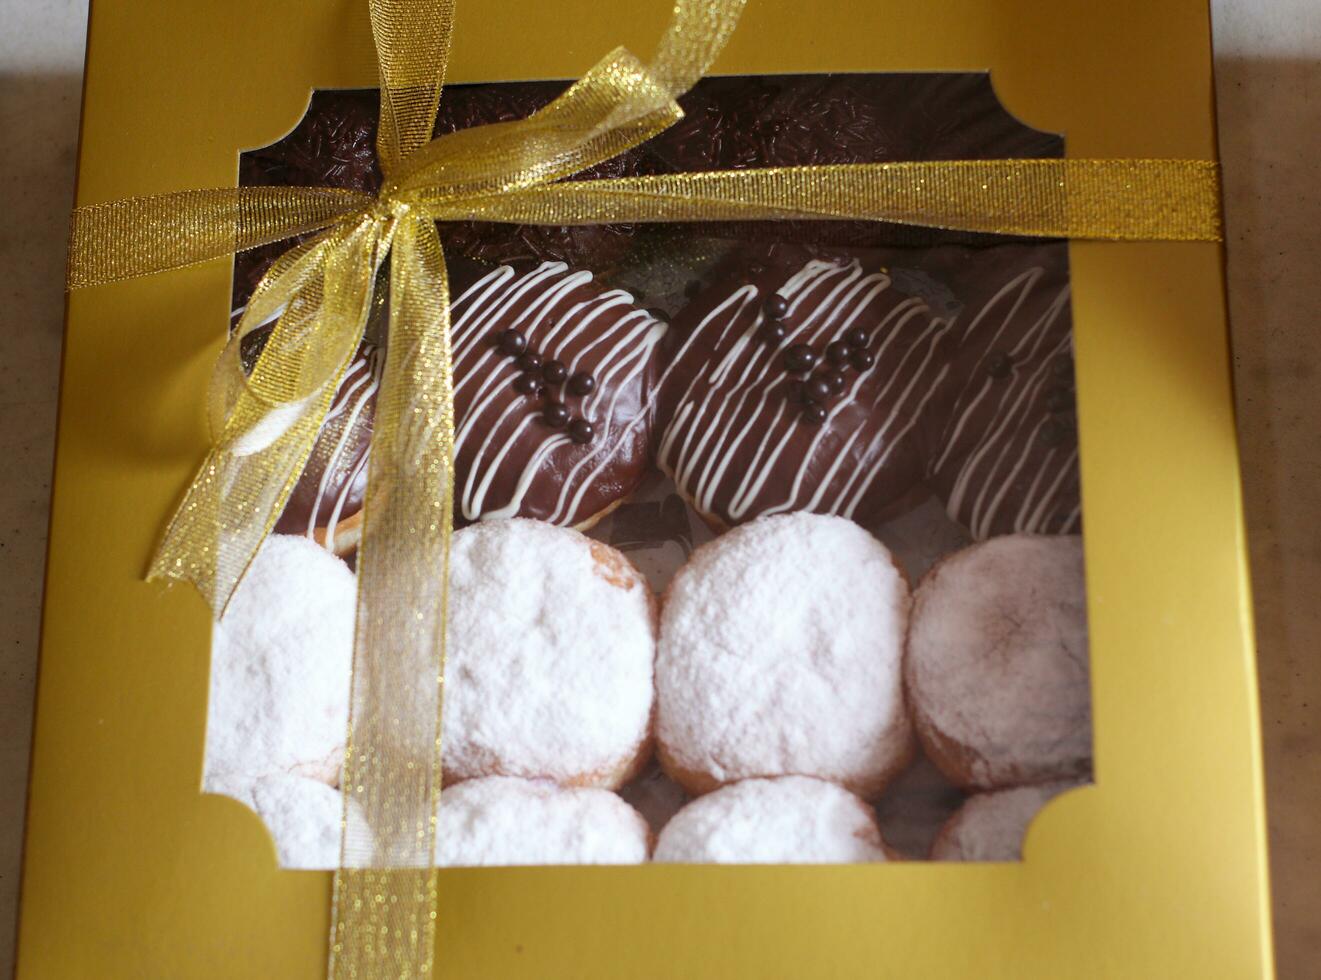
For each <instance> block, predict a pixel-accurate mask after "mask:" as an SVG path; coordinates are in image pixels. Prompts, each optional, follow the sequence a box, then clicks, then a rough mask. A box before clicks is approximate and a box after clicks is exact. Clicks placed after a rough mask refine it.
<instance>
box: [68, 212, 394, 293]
mask: <svg viewBox="0 0 1321 980" xmlns="http://www.w3.org/2000/svg"><path fill="white" fill-rule="evenodd" d="M371 203H372V199H371V198H370V197H369V196H367V195H366V194H361V193H359V192H357V191H349V190H339V189H336V188H331V187H228V188H219V189H216V190H200V191H179V192H178V193H175V194H160V195H156V196H153V197H129V198H124V199H123V200H119V201H111V202H109V203H106V204H93V205H90V206H88V207H82V208H78V209H77V210H76V211H74V213H73V223H72V226H71V228H70V234H69V266H68V274H67V278H66V284H67V287H68V288H69V289H78V288H81V287H84V286H97V285H100V284H102V283H108V282H119V281H121V280H124V279H132V278H134V277H135V276H145V275H149V274H151V273H154V272H165V271H167V270H169V269H181V268H183V267H184V266H189V265H196V264H197V263H199V262H205V261H207V260H208V259H216V258H221V257H223V256H226V255H232V254H233V253H234V252H241V251H243V250H244V249H249V248H256V247H257V246H258V245H266V244H268V243H270V242H278V241H282V240H283V239H286V238H291V237H293V236H294V235H301V234H303V233H305V232H309V231H316V230H318V229H320V228H325V227H328V226H329V225H332V224H334V223H335V222H337V221H339V220H341V219H342V218H344V217H345V216H346V215H350V214H352V213H354V212H355V211H361V210H363V209H365V208H367V207H370V205H371Z"/></svg>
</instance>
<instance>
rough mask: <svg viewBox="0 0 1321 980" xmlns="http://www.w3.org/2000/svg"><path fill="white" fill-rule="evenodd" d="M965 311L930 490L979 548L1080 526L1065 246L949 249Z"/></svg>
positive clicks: (934, 447)
mask: <svg viewBox="0 0 1321 980" xmlns="http://www.w3.org/2000/svg"><path fill="white" fill-rule="evenodd" d="M942 251H943V252H945V253H946V254H945V255H944V256H943V258H942V259H941V260H940V261H943V262H944V263H945V264H946V266H947V269H946V270H945V273H944V274H945V275H947V277H948V278H949V281H950V282H951V283H952V285H953V288H954V289H955V290H956V291H957V292H958V293H959V294H960V296H961V298H963V300H964V302H965V307H964V312H963V314H962V316H961V317H960V319H959V333H958V344H957V355H956V357H955V359H954V361H953V363H952V365H951V367H952V372H951V391H950V396H949V397H948V398H947V399H944V400H942V402H941V403H940V404H946V405H948V406H949V407H948V409H947V410H945V411H943V412H937V413H933V414H932V415H931V416H930V417H929V418H928V419H925V420H924V424H925V425H926V426H927V427H928V428H929V431H930V432H931V438H930V445H931V449H930V455H929V462H928V473H927V480H928V482H929V483H930V485H931V487H932V488H933V489H934V490H935V492H936V494H937V495H938V496H939V497H940V499H941V500H942V501H944V503H945V506H946V510H947V511H948V512H949V515H950V517H952V518H953V519H954V520H956V521H958V522H959V523H960V524H962V525H963V526H964V527H966V528H967V529H968V531H969V532H970V533H971V534H972V535H973V537H975V538H979V539H981V538H986V537H991V536H994V535H998V534H1011V533H1014V532H1017V531H1026V532H1032V533H1038V534H1076V533H1078V531H1079V530H1080V527H1081V503H1080V498H1079V493H1080V488H1079V470H1078V429H1077V409H1076V399H1075V394H1074V379H1073V334H1072V317H1071V314H1070V306H1069V280H1068V266H1067V257H1066V252H1065V246H1063V245H1059V244H1054V245H1043V246H1020V245H1001V246H997V247H995V248H990V249H977V250H958V249H953V250H942Z"/></svg>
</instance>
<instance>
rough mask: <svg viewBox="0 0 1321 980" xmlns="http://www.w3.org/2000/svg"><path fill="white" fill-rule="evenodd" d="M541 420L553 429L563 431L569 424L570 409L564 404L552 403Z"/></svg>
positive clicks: (543, 413)
mask: <svg viewBox="0 0 1321 980" xmlns="http://www.w3.org/2000/svg"><path fill="white" fill-rule="evenodd" d="M541 418H542V421H544V422H545V423H546V424H547V425H549V426H550V427H551V428H552V429H562V428H564V427H565V426H566V425H568V424H569V409H568V408H567V407H566V406H565V404H564V402H550V403H548V404H547V405H546V410H545V411H544V412H542V413H541Z"/></svg>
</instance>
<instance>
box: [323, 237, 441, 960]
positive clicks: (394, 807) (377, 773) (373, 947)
mask: <svg viewBox="0 0 1321 980" xmlns="http://www.w3.org/2000/svg"><path fill="white" fill-rule="evenodd" d="M453 454H454V390H453V360H452V354H451V349H450V320H449V291H448V284H447V277H446V272H445V261H444V256H443V254H442V252H441V246H440V239H439V237H438V236H437V234H436V227H435V224H434V223H433V222H431V221H429V220H427V219H426V218H425V217H424V216H419V215H405V216H403V217H402V218H401V219H400V221H399V223H398V227H397V228H396V231H395V240H394V249H393V252H392V254H391V262H390V339H389V346H388V348H387V350H386V358H385V371H384V375H383V377H382V380H381V388H380V391H379V393H378V396H377V402H376V423H375V432H374V434H373V437H372V453H371V461H370V463H369V464H368V477H367V499H366V507H365V521H364V526H363V537H362V543H361V545H360V547H359V551H358V616H357V636H356V641H355V646H354V655H353V657H354V659H353V696H352V700H351V705H352V708H351V712H352V714H351V720H350V724H349V738H348V750H347V753H346V757H345V762H344V773H343V778H342V785H343V786H344V787H345V794H344V796H345V827H346V832H345V838H344V845H343V853H342V855H341V861H340V870H339V872H338V873H337V874H336V877H335V921H334V928H333V931H332V950H331V969H330V976H332V977H344V978H348V977H377V976H382V977H383V976H387V975H388V976H409V977H413V976H430V975H431V974H430V969H431V962H432V956H433V946H434V937H435V927H436V921H435V915H434V911H433V910H434V907H435V900H436V875H435V870H434V868H433V867H432V865H433V864H434V856H435V816H436V807H437V805H438V803H439V801H440V786H441V768H440V730H441V729H440V708H441V690H442V678H443V676H444V663H445V622H446V589H447V582H448V577H449V576H448V571H449V569H448V565H449V546H450V534H451V529H452V524H453V521H452V513H453V496H454V473H453V467H452V461H453ZM362 818H365V823H366V825H368V826H370V827H371V828H372V829H373V830H374V832H375V839H374V840H373V839H372V836H371V835H370V834H364V833H360V832H355V828H361V827H362V825H363V819H362ZM382 894H388V895H391V896H392V900H391V901H390V902H389V903H381V902H379V901H376V900H375V899H374V896H379V895H382ZM369 936H370V937H373V941H371V942H364V941H363V939H364V937H369Z"/></svg>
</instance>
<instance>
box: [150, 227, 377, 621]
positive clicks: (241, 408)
mask: <svg viewBox="0 0 1321 980" xmlns="http://www.w3.org/2000/svg"><path fill="white" fill-rule="evenodd" d="M382 233H383V229H382V228H381V226H380V224H379V223H377V222H373V221H362V222H359V223H358V224H357V225H354V226H351V227H348V228H342V229H339V230H338V231H336V232H334V233H332V234H331V235H329V236H328V237H327V239H326V240H325V241H324V242H318V243H315V245H313V246H312V247H309V248H308V249H306V250H305V251H304V252H302V253H301V254H299V255H297V256H295V257H294V258H293V259H291V260H290V261H289V262H288V263H286V264H284V265H283V266H281V267H280V268H278V269H275V270H273V274H268V276H267V278H266V279H265V280H264V287H265V288H264V290H263V293H264V295H265V296H268V297H270V298H271V300H272V301H273V300H274V299H275V298H277V297H281V296H287V297H288V303H287V305H286V307H285V309H284V312H283V313H281V315H280V317H279V319H278V320H277V321H276V323H275V327H274V329H273V330H272V331H271V335H270V337H269V338H268V339H267V341H266V344H265V346H264V348H263V349H262V352H261V355H260V356H259V357H258V358H257V360H256V363H255V364H254V365H253V369H252V373H251V376H250V377H249V378H248V380H247V384H246V385H242V386H238V387H236V388H235V389H234V392H235V394H234V397H233V399H232V407H230V408H229V410H228V412H227V413H226V417H225V420H224V425H223V427H222V428H221V431H220V433H219V434H218V436H217V437H216V439H215V441H214V444H213V446H212V448H211V451H210V452H209V453H208V454H207V458H206V460H205V461H204V462H203V464H202V466H201V468H200V470H199V471H198V473H197V476H196V477H194V478H193V482H192V485H191V486H190V487H189V488H188V491H187V492H186V494H185V496H184V499H183V501H182V503H180V505H179V507H178V509H177V510H176V511H175V514H174V516H173V517H172V518H171V520H170V523H169V525H168V526H167V528H166V531H165V535H164V538H163V540H162V541H161V544H160V547H159V548H158V549H157V552H156V556H155V558H154V559H153V561H152V565H151V568H150V571H149V573H148V576H147V577H148V578H149V579H156V578H165V579H176V580H181V581H187V582H191V583H192V584H193V585H194V586H196V587H197V589H198V591H199V592H201V594H202V596H203V598H205V599H206V600H207V602H208V604H209V605H210V606H211V608H212V610H214V611H215V613H216V615H217V617H219V616H220V615H221V614H222V613H223V610H224V608H225V606H226V605H227V604H228V602H229V598H230V596H231V595H233V592H234V589H235V587H236V586H237V585H238V582H239V580H240V579H241V578H242V577H243V574H244V572H246V571H247V567H248V565H249V564H250V563H251V561H252V557H253V556H254V555H255V554H256V553H257V549H258V548H259V547H260V546H261V543H262V541H263V540H264V539H265V538H266V536H267V534H269V533H270V530H271V528H272V527H273V526H274V524H275V521H276V519H277V518H278V517H279V516H280V512H281V511H282V510H283V509H284V505H285V502H286V501H287V500H288V498H289V494H290V492H291V491H292V490H293V487H294V484H295V483H296V482H297V480H298V477H299V475H300V474H301V473H302V470H303V467H304V466H305V465H306V463H307V457H308V455H309V454H310V453H311V451H312V446H313V444H314V443H315V441H316V437H317V433H318V432H319V431H320V428H321V423H322V420H323V419H324V418H325V415H326V411H327V410H328V409H329V407H330V403H331V400H332V399H333V398H334V395H335V391H336V389H337V388H338V387H339V382H340V378H341V377H342V376H343V374H344V370H345V369H346V368H347V366H348V363H349V360H350V358H351V357H352V356H353V354H354V352H355V351H356V350H357V348H358V343H359V341H360V340H361V337H362V332H363V327H364V325H365V323H366V319H367V313H368V310H369V308H370V303H371V292H372V284H373V280H374V277H375V268H376V266H377V265H378V264H379V261H380V251H379V248H378V246H379V244H380V238H381V235H382ZM286 279H287V280H288V282H287V283H286V282H285V280H286ZM215 399H216V396H214V395H213V403H214V401H215Z"/></svg>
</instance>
